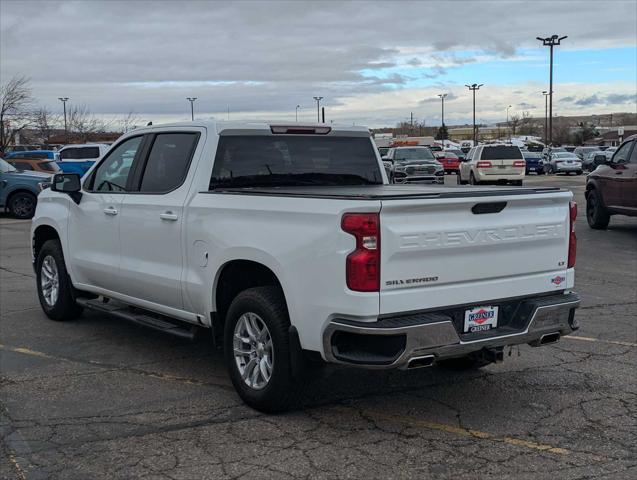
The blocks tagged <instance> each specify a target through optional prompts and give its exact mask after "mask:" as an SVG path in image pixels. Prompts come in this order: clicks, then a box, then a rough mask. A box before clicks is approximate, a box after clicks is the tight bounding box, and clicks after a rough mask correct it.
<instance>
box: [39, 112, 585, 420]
mask: <svg viewBox="0 0 637 480" xmlns="http://www.w3.org/2000/svg"><path fill="white" fill-rule="evenodd" d="M575 217H576V206H575V204H574V203H572V195H571V193H570V192H569V191H565V190H561V189H559V188H513V187H501V188H497V187H484V186H468V187H463V186H451V187H445V186H437V185H434V186H422V185H390V184H388V180H387V176H386V173H385V170H384V168H383V164H382V161H381V158H380V156H379V154H378V152H377V149H376V148H375V146H374V144H373V142H372V139H371V138H370V134H369V131H368V130H367V129H365V128H360V127H344V128H341V127H336V126H326V125H322V124H317V125H306V126H300V125H298V124H296V125H291V126H287V125H278V124H274V125H271V124H265V123H263V124H259V123H205V122H202V123H198V122H192V123H186V124H173V125H163V126H151V127H146V128H141V129H136V130H134V131H133V132H130V133H127V134H125V135H124V136H122V137H121V138H120V139H119V140H118V141H117V142H116V143H115V144H114V145H113V147H112V148H111V149H110V150H109V152H108V153H107V154H106V155H105V156H104V157H103V158H102V159H100V160H99V161H98V162H96V164H95V165H94V166H93V167H92V168H91V170H89V172H88V173H87V174H86V175H85V176H84V177H82V178H80V176H79V175H77V174H72V173H69V174H67V173H61V174H57V175H55V177H54V180H53V183H52V186H51V188H50V189H47V190H45V191H43V192H42V193H41V194H40V198H39V201H38V205H37V211H36V215H35V218H34V219H33V223H32V232H31V233H32V249H33V261H34V268H35V271H36V279H37V291H38V296H39V300H40V304H41V306H42V309H43V310H44V313H45V314H46V315H47V316H48V317H49V318H51V319H53V320H58V321H59V320H70V319H72V318H74V317H77V316H79V315H80V314H81V313H82V311H83V310H84V309H92V310H97V311H100V312H106V313H109V314H112V315H116V316H119V317H121V318H124V319H127V320H130V321H133V322H137V323H139V324H142V325H146V326H148V327H152V328H155V329H159V330H162V331H164V332H168V333H172V334H175V335H180V336H182V337H186V338H191V337H192V336H193V335H194V334H195V333H198V335H199V334H201V333H202V332H204V333H205V332H209V333H210V338H211V339H212V341H214V342H215V344H216V345H218V346H223V348H224V352H225V353H224V355H225V358H226V360H227V367H228V371H229V376H230V378H231V380H232V382H233V384H234V386H235V388H236V390H237V392H238V394H239V395H240V397H241V398H242V399H243V400H244V401H245V402H246V403H247V404H248V405H250V406H252V407H254V408H256V409H259V410H261V411H264V412H275V411H280V410H283V409H285V408H289V407H290V406H292V405H294V402H295V399H296V398H297V397H296V395H297V394H298V393H299V392H300V391H301V390H302V386H303V384H304V381H305V379H306V378H308V376H309V375H308V372H311V371H314V370H315V369H314V368H313V366H315V365H316V364H323V363H325V362H329V363H334V364H341V365H347V366H351V367H360V368H369V369H388V368H400V369H415V368H420V367H429V366H431V365H434V364H441V365H443V366H445V365H446V366H448V367H454V368H458V367H459V368H463V367H464V368H472V367H480V366H483V365H486V364H488V363H490V362H494V361H499V360H502V356H503V349H504V347H505V346H510V345H517V344H531V345H533V346H540V345H545V344H548V343H552V342H556V341H558V340H559V339H560V337H561V336H562V335H568V334H570V333H571V332H572V331H573V330H575V329H576V328H577V323H576V320H575V318H574V313H575V309H576V307H577V306H578V304H579V298H578V296H577V294H575V293H574V292H573V291H572V288H573V284H574V265H575V250H576V239H575V233H574V222H575ZM204 338H205V336H204Z"/></svg>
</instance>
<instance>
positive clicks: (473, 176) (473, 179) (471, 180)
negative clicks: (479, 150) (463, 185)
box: [469, 172, 480, 185]
mask: <svg viewBox="0 0 637 480" xmlns="http://www.w3.org/2000/svg"><path fill="white" fill-rule="evenodd" d="M469 183H470V184H471V185H480V182H478V181H477V180H476V176H475V175H474V174H473V172H471V175H469Z"/></svg>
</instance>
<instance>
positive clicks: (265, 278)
mask: <svg viewBox="0 0 637 480" xmlns="http://www.w3.org/2000/svg"><path fill="white" fill-rule="evenodd" d="M269 285H272V286H276V287H278V288H280V289H281V291H282V292H283V300H284V303H285V305H286V309H287V306H288V303H287V300H286V296H285V289H284V288H283V284H282V282H281V280H280V279H279V277H278V276H277V275H276V273H275V272H274V270H273V269H272V268H270V267H269V266H267V265H265V264H263V263H261V262H259V261H255V260H247V259H233V260H228V261H227V262H225V263H224V264H223V265H221V267H219V269H218V271H217V275H216V277H215V280H214V282H213V288H212V309H213V311H212V312H211V317H212V318H211V321H212V327H213V334H214V337H215V342H217V341H222V339H223V331H224V325H225V317H226V313H227V311H228V308H229V307H230V304H231V303H232V300H234V298H235V297H236V296H237V295H238V294H239V293H240V292H242V291H244V290H247V289H248V288H253V287H262V286H269ZM217 344H219V343H217Z"/></svg>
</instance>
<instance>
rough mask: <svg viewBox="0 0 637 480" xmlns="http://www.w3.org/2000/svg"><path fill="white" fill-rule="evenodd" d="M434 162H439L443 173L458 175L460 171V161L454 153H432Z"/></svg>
mask: <svg viewBox="0 0 637 480" xmlns="http://www.w3.org/2000/svg"><path fill="white" fill-rule="evenodd" d="M433 154H434V157H436V160H438V161H439V162H440V164H441V165H442V168H444V169H445V173H458V170H459V169H460V159H459V158H458V156H457V155H456V154H455V153H451V152H449V151H442V152H433ZM463 156H464V155H463Z"/></svg>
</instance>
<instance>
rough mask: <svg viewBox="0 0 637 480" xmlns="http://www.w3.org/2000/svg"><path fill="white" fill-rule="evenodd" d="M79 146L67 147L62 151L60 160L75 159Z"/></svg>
mask: <svg viewBox="0 0 637 480" xmlns="http://www.w3.org/2000/svg"><path fill="white" fill-rule="evenodd" d="M76 152H77V148H66V149H64V150H62V151H61V152H60V160H75V159H76V158H77V155H76Z"/></svg>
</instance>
